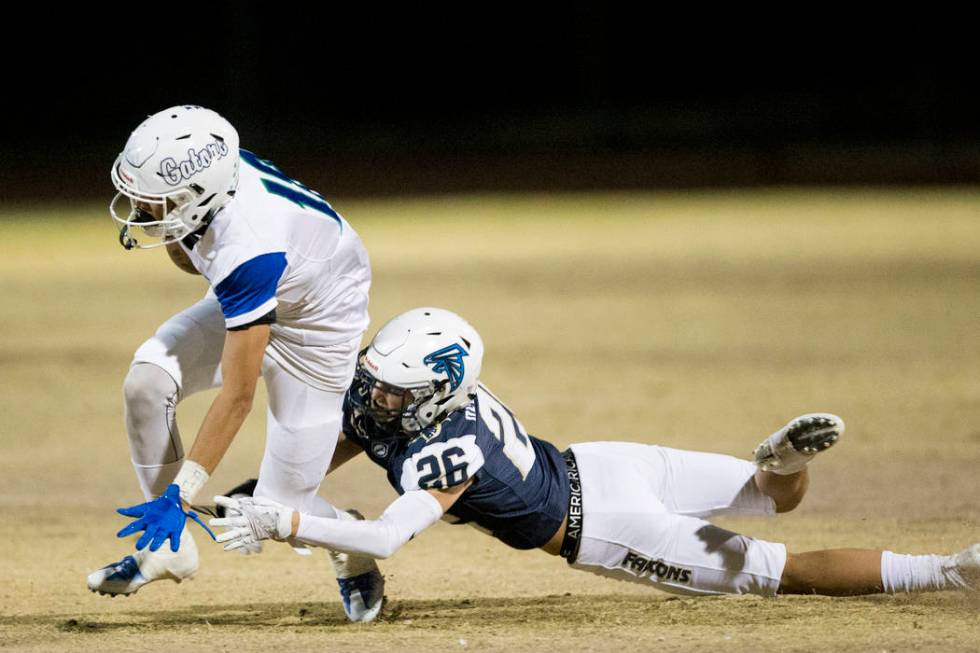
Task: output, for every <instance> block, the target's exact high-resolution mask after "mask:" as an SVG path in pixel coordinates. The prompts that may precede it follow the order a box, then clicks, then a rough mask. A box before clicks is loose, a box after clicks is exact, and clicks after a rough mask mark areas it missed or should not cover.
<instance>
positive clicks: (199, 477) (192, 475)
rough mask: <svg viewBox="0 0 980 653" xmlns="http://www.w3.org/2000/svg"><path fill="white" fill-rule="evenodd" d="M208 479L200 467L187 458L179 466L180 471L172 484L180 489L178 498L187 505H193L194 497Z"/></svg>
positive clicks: (205, 472) (208, 476)
mask: <svg viewBox="0 0 980 653" xmlns="http://www.w3.org/2000/svg"><path fill="white" fill-rule="evenodd" d="M209 478H211V476H210V475H209V474H208V473H207V471H206V470H205V469H204V468H203V467H202V466H201V465H199V464H197V463H196V462H194V461H193V460H191V459H190V458H187V459H185V460H184V464H183V465H181V467H180V471H179V472H177V477H176V478H175V479H174V483H176V484H177V487H179V488H180V498H181V499H183V500H184V501H186V502H187V503H193V502H194V497H195V496H197V493H198V492H200V491H201V488H202V487H204V484H205V483H207V482H208V479H209Z"/></svg>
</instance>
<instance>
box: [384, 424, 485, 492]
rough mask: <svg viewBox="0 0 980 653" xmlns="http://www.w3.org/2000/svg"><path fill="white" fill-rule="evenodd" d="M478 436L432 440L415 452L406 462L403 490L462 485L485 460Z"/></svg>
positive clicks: (402, 481) (436, 488)
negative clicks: (478, 443) (477, 439)
mask: <svg viewBox="0 0 980 653" xmlns="http://www.w3.org/2000/svg"><path fill="white" fill-rule="evenodd" d="M484 461H485V459H484V455H483V451H482V450H481V449H480V447H479V446H478V445H477V443H476V436H475V435H464V436H462V437H456V438H449V439H446V440H442V441H436V442H431V443H429V444H426V445H425V446H424V447H421V448H420V449H419V450H418V451H416V452H414V453H411V455H410V456H408V457H406V458H405V461H404V462H403V463H402V469H401V479H400V484H401V487H402V490H404V491H405V492H409V491H411V490H416V489H421V490H430V489H434V490H438V489H443V488H449V487H453V486H455V485H461V484H462V483H465V482H466V481H467V480H469V479H470V478H472V477H473V475H474V474H476V473H477V472H478V471H479V470H480V469H481V468H482V467H483V463H484Z"/></svg>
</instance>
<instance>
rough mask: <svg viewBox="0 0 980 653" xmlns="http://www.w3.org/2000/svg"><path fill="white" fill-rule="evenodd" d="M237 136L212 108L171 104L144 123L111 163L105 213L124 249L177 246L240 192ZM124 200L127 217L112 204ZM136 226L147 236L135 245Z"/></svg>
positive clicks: (232, 128)
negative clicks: (116, 226) (111, 188)
mask: <svg viewBox="0 0 980 653" xmlns="http://www.w3.org/2000/svg"><path fill="white" fill-rule="evenodd" d="M238 161H239V153H238V132H237V131H235V128H234V127H232V126H231V123H229V122H228V121H227V120H225V119H224V118H222V117H221V116H219V115H218V114H217V113H215V112H214V111H211V110H210V109H204V108H202V107H196V106H176V107H171V108H169V109H164V110H163V111H161V112H159V113H156V114H154V115H152V116H150V117H149V118H147V119H146V120H145V121H144V122H143V124H141V125H140V126H139V127H137V128H136V129H135V130H134V131H133V133H132V134H131V135H130V136H129V140H128V141H127V142H126V147H125V148H124V149H123V151H122V153H120V154H119V156H118V157H116V161H115V163H113V164H112V171H111V173H110V176H111V178H112V184H113V185H114V186H115V187H116V190H117V191H119V192H118V193H117V194H116V196H115V197H113V198H112V202H111V203H110V204H109V214H110V215H111V216H112V218H113V220H115V221H116V222H117V223H118V224H119V225H121V228H120V231H119V242H120V243H121V244H122V246H123V247H125V248H126V249H133V248H134V247H138V248H140V249H149V248H151V247H159V246H160V245H166V244H168V243H172V242H175V241H179V240H180V239H181V238H183V237H185V236H186V235H188V234H190V233H193V232H194V231H196V230H197V229H199V228H200V227H201V226H202V225H206V224H207V223H208V221H209V219H210V217H211V216H213V215H214V213H215V212H216V211H217V210H218V209H220V208H221V207H222V206H224V205H225V204H226V203H227V202H228V201H229V200H230V199H231V198H232V197H234V195H235V190H236V189H237V188H238ZM123 198H127V199H128V200H129V205H130V206H129V211H128V214H127V216H126V217H125V218H123V217H121V216H120V215H119V213H117V210H116V207H117V205H118V204H119V202H121V201H122V200H123ZM134 227H136V228H138V229H139V230H140V231H142V232H143V233H144V234H145V235H146V236H149V237H150V238H151V239H158V240H155V241H153V242H150V243H145V242H144V243H139V242H137V240H136V238H135V236H134V234H133V228H134Z"/></svg>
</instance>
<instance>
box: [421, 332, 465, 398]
mask: <svg viewBox="0 0 980 653" xmlns="http://www.w3.org/2000/svg"><path fill="white" fill-rule="evenodd" d="M463 356H469V354H468V353H466V350H465V349H463V348H462V347H460V346H459V345H458V344H452V345H450V346H448V347H443V348H442V349H440V350H438V351H434V352H432V353H431V354H429V355H428V356H426V357H425V358H423V359H422V362H423V363H425V364H426V365H431V366H432V371H433V372H435V373H436V374H445V375H446V378H448V379H449V386H450V389H451V390H454V391H455V390H456V388H458V387H459V384H460V383H462V382H463V376H464V375H465V374H466V365H465V364H464V363H463Z"/></svg>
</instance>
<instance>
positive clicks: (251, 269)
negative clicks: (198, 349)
mask: <svg viewBox="0 0 980 653" xmlns="http://www.w3.org/2000/svg"><path fill="white" fill-rule="evenodd" d="M285 269H286V253H285V252H270V253H268V254H262V255H260V256H256V257H255V258H253V259H249V260H248V261H245V262H244V263H242V264H241V265H239V266H238V267H237V268H235V269H234V270H232V272H231V274H229V275H228V276H226V277H225V278H224V279H223V280H222V281H221V282H220V283H218V284H217V285H216V286H215V287H214V294H215V295H216V296H217V297H218V302H219V303H220V304H221V312H222V313H223V314H224V316H225V326H226V327H227V328H229V329H231V328H233V327H239V326H242V325H245V324H249V323H251V322H254V321H255V320H257V319H259V318H260V317H262V316H264V315H266V314H267V313H269V312H270V311H272V310H273V309H275V308H276V287H277V286H278V284H279V278H280V277H281V276H282V273H283V272H284V271H285Z"/></svg>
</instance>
